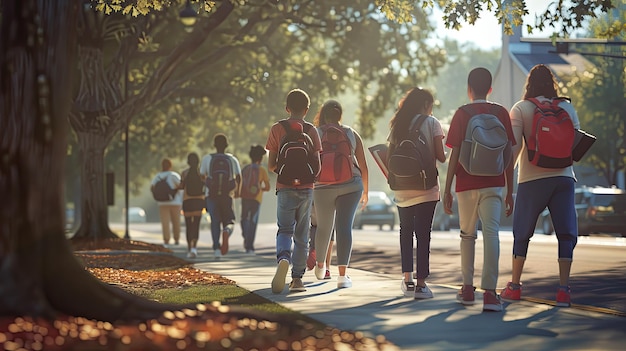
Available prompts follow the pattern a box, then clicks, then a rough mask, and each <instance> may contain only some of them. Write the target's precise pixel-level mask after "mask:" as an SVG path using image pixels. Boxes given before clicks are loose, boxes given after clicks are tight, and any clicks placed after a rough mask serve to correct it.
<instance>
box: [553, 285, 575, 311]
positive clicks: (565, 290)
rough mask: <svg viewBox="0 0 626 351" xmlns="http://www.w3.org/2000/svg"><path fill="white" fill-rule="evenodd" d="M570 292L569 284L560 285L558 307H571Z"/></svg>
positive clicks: (557, 298)
mask: <svg viewBox="0 0 626 351" xmlns="http://www.w3.org/2000/svg"><path fill="white" fill-rule="evenodd" d="M570 293H571V291H570V289H569V286H564V287H559V290H557V291H556V305H557V306H558V307H570V306H571V305H572V300H571V297H570Z"/></svg>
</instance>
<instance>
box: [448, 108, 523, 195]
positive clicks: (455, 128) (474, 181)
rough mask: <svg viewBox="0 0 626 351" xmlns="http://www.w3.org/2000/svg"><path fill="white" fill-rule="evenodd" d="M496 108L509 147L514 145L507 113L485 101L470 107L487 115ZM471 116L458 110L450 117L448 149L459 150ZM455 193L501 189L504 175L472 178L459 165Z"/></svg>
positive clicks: (456, 173)
mask: <svg viewBox="0 0 626 351" xmlns="http://www.w3.org/2000/svg"><path fill="white" fill-rule="evenodd" d="M494 105H496V106H498V110H497V114H496V116H497V117H498V119H499V120H500V122H502V124H503V125H504V128H505V129H506V133H507V136H508V137H509V140H510V141H511V145H515V136H514V135H513V129H512V128H511V120H510V118H509V112H508V111H507V110H506V108H504V107H503V106H501V105H498V104H494V103H492V102H487V101H485V100H475V101H474V102H473V103H472V106H473V107H474V108H475V110H476V113H487V112H490V111H491V108H492V107H493V106H494ZM471 117H472V115H470V114H468V113H467V112H466V111H464V110H463V109H458V110H457V111H456V112H455V113H454V116H453V117H452V122H450V129H449V130H448V138H447V139H446V145H447V146H448V147H450V148H460V147H461V145H462V144H463V139H465V130H466V129H467V124H468V122H469V120H470V118H471ZM455 176H456V187H455V191H456V192H461V191H466V190H473V189H483V188H491V187H503V186H504V185H505V184H506V179H505V175H504V173H503V174H500V175H497V176H473V175H470V174H469V173H467V172H466V171H465V168H463V166H461V164H460V163H459V164H458V165H457V167H456V172H455Z"/></svg>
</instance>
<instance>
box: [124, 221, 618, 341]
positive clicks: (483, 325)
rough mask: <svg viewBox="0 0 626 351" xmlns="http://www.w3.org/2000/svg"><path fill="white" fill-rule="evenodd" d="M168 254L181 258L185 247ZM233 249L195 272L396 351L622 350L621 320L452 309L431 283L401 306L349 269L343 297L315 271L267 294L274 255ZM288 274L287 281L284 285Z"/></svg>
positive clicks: (553, 310) (517, 308)
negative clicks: (296, 285) (301, 288)
mask: <svg viewBox="0 0 626 351" xmlns="http://www.w3.org/2000/svg"><path fill="white" fill-rule="evenodd" d="M131 237H132V238H133V239H134V240H141V241H146V242H152V243H159V242H160V234H158V235H157V234H151V233H144V232H137V231H131ZM181 244H182V245H180V246H178V247H175V248H174V249H173V250H174V252H175V254H176V255H177V256H180V257H184V255H185V246H186V245H185V244H184V242H182V243H181ZM240 246H241V245H239V244H237V243H235V245H233V242H232V241H231V251H230V252H229V253H228V254H227V255H226V256H224V257H222V258H221V259H219V260H216V259H214V258H213V252H212V250H209V249H208V248H207V247H202V244H201V245H200V257H199V258H198V259H196V260H195V261H194V262H195V266H196V267H197V268H199V269H202V270H206V271H208V272H211V273H216V274H220V275H222V276H225V277H227V278H229V279H232V280H234V281H236V282H237V284H238V285H239V286H241V287H242V288H245V289H247V290H249V291H251V292H254V293H255V294H258V295H260V296H263V297H265V298H267V299H268V300H271V301H274V302H276V303H279V304H281V305H283V306H285V307H287V308H290V309H292V310H295V311H299V312H302V313H304V314H307V315H309V316H310V317H312V318H314V319H317V320H319V321H321V322H323V323H325V324H327V325H329V326H332V327H336V328H338V329H342V330H353V331H361V332H363V333H364V334H365V335H367V336H370V337H377V336H384V337H385V338H386V339H387V340H389V341H390V342H392V343H393V344H395V345H397V346H398V349H400V350H442V351H443V350H446V351H448V350H623V349H624V346H623V343H624V342H625V341H626V318H624V317H620V316H615V315H611V314H605V313H599V312H596V311H589V310H585V309H581V308H576V307H574V308H557V307H554V306H551V305H547V304H542V303H533V302H530V301H520V302H516V303H505V308H504V311H503V312H483V311H482V293H481V292H476V304H475V305H473V306H463V305H461V304H459V303H457V302H456V299H455V296H456V292H457V289H458V287H456V286H449V285H445V284H437V282H436V281H431V282H429V286H430V288H431V290H432V291H433V293H434V295H435V297H434V298H433V299H428V300H414V299H412V298H405V297H403V296H402V293H401V291H400V277H399V276H395V275H394V276H392V275H384V274H377V273H372V272H368V271H364V270H357V269H350V268H349V269H348V274H349V275H350V276H351V278H352V281H353V287H352V288H349V289H337V281H336V267H333V268H334V271H333V274H334V275H335V276H333V279H331V280H323V281H319V280H317V279H316V278H315V275H314V274H313V271H308V272H307V273H306V274H305V276H304V278H303V281H304V284H305V287H306V289H307V291H306V292H300V293H288V288H287V286H285V289H284V291H283V293H282V294H273V293H272V292H271V287H270V282H271V280H272V277H273V275H274V272H275V268H276V260H275V258H274V255H275V253H274V251H273V249H272V248H265V249H261V250H258V251H257V254H256V255H246V254H245V253H243V252H242V250H241V249H240ZM289 281H290V274H288V277H287V284H288V283H289Z"/></svg>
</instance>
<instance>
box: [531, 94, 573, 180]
mask: <svg viewBox="0 0 626 351" xmlns="http://www.w3.org/2000/svg"><path fill="white" fill-rule="evenodd" d="M563 99H565V98H555V99H552V100H547V101H544V102H541V101H539V100H537V99H536V98H529V99H528V101H530V102H532V103H533V104H535V113H534V115H533V126H532V133H531V135H527V136H524V138H525V140H526V146H527V148H528V160H529V161H530V163H532V164H534V165H535V166H538V167H543V168H565V167H568V166H571V165H572V163H573V161H572V148H573V146H574V138H575V136H576V130H575V128H574V122H573V121H572V118H571V117H570V115H569V114H568V113H567V111H565V110H564V109H563V108H562V107H560V106H559V103H560V102H561V101H562V100H563Z"/></svg>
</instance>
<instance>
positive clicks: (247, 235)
mask: <svg viewBox="0 0 626 351" xmlns="http://www.w3.org/2000/svg"><path fill="white" fill-rule="evenodd" d="M260 207H261V204H260V203H259V202H258V201H256V200H254V199H241V233H242V235H243V247H244V249H245V250H246V251H254V238H255V237H256V227H257V223H258V222H259V208H260Z"/></svg>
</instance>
